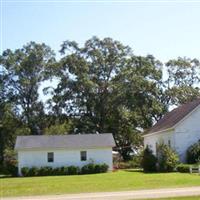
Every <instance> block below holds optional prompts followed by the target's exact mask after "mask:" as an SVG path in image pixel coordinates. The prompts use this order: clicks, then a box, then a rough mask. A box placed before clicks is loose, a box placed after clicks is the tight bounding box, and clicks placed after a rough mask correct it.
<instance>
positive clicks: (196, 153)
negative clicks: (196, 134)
mask: <svg viewBox="0 0 200 200" xmlns="http://www.w3.org/2000/svg"><path fill="white" fill-rule="evenodd" d="M187 162H188V163H189V164H194V163H198V162H200V140H199V141H198V142H197V143H195V144H193V145H191V146H190V147H189V148H188V150H187Z"/></svg>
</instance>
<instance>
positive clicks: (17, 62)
mask: <svg viewBox="0 0 200 200" xmlns="http://www.w3.org/2000/svg"><path fill="white" fill-rule="evenodd" d="M54 61H55V58H54V53H53V51H52V50H51V49H50V47H48V46H46V45H45V44H37V43H35V42H30V43H28V44H27V45H24V46H23V47H22V48H21V49H17V50H15V51H12V50H10V49H7V50H5V51H4V52H3V53H2V55H1V56H0V64H1V65H2V67H3V74H4V79H5V84H6V85H7V87H6V89H5V94H6V95H7V96H8V97H9V99H7V100H8V101H12V102H13V104H14V108H15V110H16V111H17V112H18V115H20V117H21V119H22V121H23V122H25V123H26V124H27V126H28V128H30V131H31V134H33V135H34V134H39V133H40V131H41V130H42V128H43V127H42V126H43V124H42V119H43V116H44V107H43V103H42V102H41V101H39V94H38V89H39V86H40V84H41V82H42V81H44V80H46V79H47V78H48V76H49V74H50V72H51V66H52V64H53V63H54Z"/></svg>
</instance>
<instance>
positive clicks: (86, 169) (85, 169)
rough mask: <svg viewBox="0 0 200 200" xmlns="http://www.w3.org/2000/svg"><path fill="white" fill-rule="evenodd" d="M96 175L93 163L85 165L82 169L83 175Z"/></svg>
mask: <svg viewBox="0 0 200 200" xmlns="http://www.w3.org/2000/svg"><path fill="white" fill-rule="evenodd" d="M94 173H95V164H93V163H89V164H87V165H84V166H83V167H82V168H81V174H94Z"/></svg>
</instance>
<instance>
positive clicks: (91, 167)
mask: <svg viewBox="0 0 200 200" xmlns="http://www.w3.org/2000/svg"><path fill="white" fill-rule="evenodd" d="M107 171H108V165H106V164H94V163H90V164H87V165H84V166H83V167H82V168H81V169H80V168H79V167H77V166H73V165H71V166H63V167H57V168H52V167H49V166H45V167H40V168H39V167H31V168H28V167H23V168H22V169H21V173H22V175H23V176H25V177H28V176H52V175H56V176H58V175H78V174H95V173H104V172H107Z"/></svg>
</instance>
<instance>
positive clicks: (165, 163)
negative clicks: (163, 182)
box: [157, 144, 179, 172]
mask: <svg viewBox="0 0 200 200" xmlns="http://www.w3.org/2000/svg"><path fill="white" fill-rule="evenodd" d="M157 159H158V165H157V166H158V171H160V172H172V171H174V170H175V168H176V166H177V165H178V162H179V158H178V155H177V154H176V152H175V151H173V150H172V149H171V148H170V147H169V146H168V145H166V144H160V145H158V147H157Z"/></svg>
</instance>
